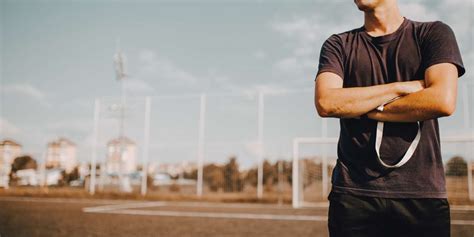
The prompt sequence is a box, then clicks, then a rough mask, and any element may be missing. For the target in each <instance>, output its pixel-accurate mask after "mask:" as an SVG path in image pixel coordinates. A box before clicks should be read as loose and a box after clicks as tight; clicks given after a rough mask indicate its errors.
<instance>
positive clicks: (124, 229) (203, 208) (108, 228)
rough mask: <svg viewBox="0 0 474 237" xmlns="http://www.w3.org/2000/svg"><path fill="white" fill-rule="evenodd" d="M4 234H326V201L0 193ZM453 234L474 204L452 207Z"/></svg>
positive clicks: (462, 233) (471, 219)
mask: <svg viewBox="0 0 474 237" xmlns="http://www.w3.org/2000/svg"><path fill="white" fill-rule="evenodd" d="M0 210H1V212H0V236H2V237H4V236H7V237H10V236H28V237H30V236H48V237H49V236H117V237H121V236H170V237H173V236H180V237H181V236H206V237H214V236H216V237H217V236H245V237H257V236H258V237H260V236H271V237H276V236H281V237H286V236H288V237H289V236H291V237H293V236H302V237H304V236H313V237H319V236H328V232H327V203H319V204H318V206H315V207H312V208H302V209H294V208H291V206H289V205H281V206H279V205H275V204H242V203H240V204H233V203H203V202H163V201H154V202H153V201H130V200H128V201H126V200H97V199H71V198H68V199H65V198H32V197H0ZM451 232H452V235H451V236H453V237H472V236H473V235H474V207H472V206H471V207H466V206H452V228H451Z"/></svg>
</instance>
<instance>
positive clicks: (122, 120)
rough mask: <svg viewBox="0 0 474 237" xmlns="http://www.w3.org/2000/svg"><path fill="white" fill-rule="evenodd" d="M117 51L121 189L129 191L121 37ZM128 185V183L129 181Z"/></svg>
mask: <svg viewBox="0 0 474 237" xmlns="http://www.w3.org/2000/svg"><path fill="white" fill-rule="evenodd" d="M116 47H117V48H116V50H117V53H116V54H115V56H114V62H115V72H116V74H117V79H118V80H119V81H120V86H121V103H120V126H119V138H118V139H119V147H120V148H119V155H120V163H119V182H120V191H127V192H129V191H130V190H129V187H128V186H127V188H125V183H124V178H123V172H124V171H123V168H124V164H123V163H124V161H125V157H124V154H125V137H124V134H125V107H126V98H125V78H126V77H127V74H126V69H125V59H124V57H123V55H122V52H121V50H120V39H117V45H116ZM127 185H128V183H127Z"/></svg>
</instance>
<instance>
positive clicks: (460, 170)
mask: <svg viewBox="0 0 474 237" xmlns="http://www.w3.org/2000/svg"><path fill="white" fill-rule="evenodd" d="M466 175H467V162H466V161H465V160H464V158H462V157H461V156H454V157H452V158H451V159H449V161H448V162H447V163H446V176H466Z"/></svg>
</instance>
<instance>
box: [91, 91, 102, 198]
mask: <svg viewBox="0 0 474 237" xmlns="http://www.w3.org/2000/svg"><path fill="white" fill-rule="evenodd" d="M99 102H100V100H99V99H98V98H96V99H95V106H94V107H95V108H94V134H93V136H94V138H93V139H94V140H93V142H92V155H91V173H90V180H89V181H90V188H89V193H90V194H92V195H93V194H94V193H95V175H96V159H97V143H98V139H99V113H100V103H99ZM100 171H101V172H104V170H103V168H102V167H101V170H100Z"/></svg>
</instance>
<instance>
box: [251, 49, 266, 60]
mask: <svg viewBox="0 0 474 237" xmlns="http://www.w3.org/2000/svg"><path fill="white" fill-rule="evenodd" d="M253 56H254V57H255V58H256V59H258V60H262V59H265V58H266V57H267V54H266V53H265V52H264V51H263V50H261V49H259V50H257V51H256V52H255V53H254V54H253Z"/></svg>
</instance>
